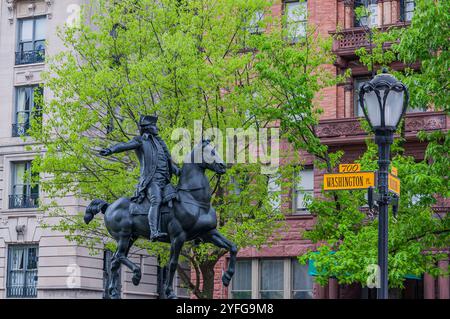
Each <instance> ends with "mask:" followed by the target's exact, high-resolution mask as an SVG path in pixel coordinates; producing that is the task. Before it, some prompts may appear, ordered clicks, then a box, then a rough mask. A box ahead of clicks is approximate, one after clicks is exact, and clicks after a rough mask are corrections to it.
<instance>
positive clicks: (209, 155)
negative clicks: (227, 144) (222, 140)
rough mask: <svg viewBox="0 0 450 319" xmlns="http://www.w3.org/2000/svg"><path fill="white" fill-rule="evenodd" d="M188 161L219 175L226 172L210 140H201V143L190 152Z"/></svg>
mask: <svg viewBox="0 0 450 319" xmlns="http://www.w3.org/2000/svg"><path fill="white" fill-rule="evenodd" d="M190 159H191V160H193V161H194V163H196V164H198V165H200V166H201V167H203V168H205V169H210V170H211V171H213V172H216V173H217V174H219V175H222V174H224V173H225V172H226V165H225V162H224V161H223V160H222V158H221V157H220V156H219V154H218V153H217V151H216V150H215V148H214V147H213V145H211V141H210V140H203V141H202V143H200V144H198V145H196V146H195V147H194V149H193V150H192V153H191V156H190Z"/></svg>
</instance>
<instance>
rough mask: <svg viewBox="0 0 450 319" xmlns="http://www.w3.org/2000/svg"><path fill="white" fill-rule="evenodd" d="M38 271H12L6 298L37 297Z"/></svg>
mask: <svg viewBox="0 0 450 319" xmlns="http://www.w3.org/2000/svg"><path fill="white" fill-rule="evenodd" d="M36 283H37V269H27V270H23V269H18V270H10V272H9V283H8V285H7V286H6V296H7V297H9V298H33V297H37V288H36V286H37V285H36Z"/></svg>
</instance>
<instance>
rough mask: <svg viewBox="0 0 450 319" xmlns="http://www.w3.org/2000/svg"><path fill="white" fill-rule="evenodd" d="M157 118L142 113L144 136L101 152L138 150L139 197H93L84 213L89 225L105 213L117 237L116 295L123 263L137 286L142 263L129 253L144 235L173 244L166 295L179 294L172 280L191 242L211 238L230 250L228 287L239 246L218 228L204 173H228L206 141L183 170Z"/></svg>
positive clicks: (113, 275) (112, 281)
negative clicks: (161, 133)
mask: <svg viewBox="0 0 450 319" xmlns="http://www.w3.org/2000/svg"><path fill="white" fill-rule="evenodd" d="M157 120H158V117H156V116H152V115H145V116H142V117H141V119H140V121H139V128H140V135H139V136H137V137H134V138H133V139H131V140H130V141H128V142H126V143H119V144H116V145H113V146H111V147H109V148H105V149H102V150H101V151H100V155H102V156H109V155H111V154H113V153H119V152H124V151H129V150H134V151H135V152H136V155H137V157H138V159H139V164H140V177H139V183H138V186H137V189H136V192H135V194H134V196H132V197H131V198H125V197H121V198H119V199H117V200H116V201H115V202H113V203H112V204H108V203H107V202H106V201H104V200H101V199H94V200H93V201H92V202H91V203H90V204H89V206H88V207H87V208H86V212H85V215H84V221H85V222H86V223H89V222H90V221H91V220H92V219H93V218H94V216H95V215H96V214H98V213H100V212H101V213H103V214H104V221H105V226H106V229H107V230H108V232H109V233H110V234H111V236H112V237H113V238H114V239H115V240H116V241H117V250H116V252H115V253H114V254H113V257H112V260H111V269H110V270H111V279H110V283H109V286H108V287H107V289H108V293H109V295H110V296H111V298H112V299H119V298H120V290H119V285H120V283H119V270H120V266H121V265H122V264H123V265H125V266H126V267H128V268H129V269H130V270H131V271H132V272H133V278H132V282H133V284H134V285H138V284H139V282H140V280H141V276H142V273H141V269H140V267H139V266H138V265H136V264H135V263H133V262H132V261H131V260H130V259H128V257H127V256H128V253H129V251H130V248H131V247H132V246H133V243H134V242H135V241H136V240H137V239H138V238H139V237H144V238H147V239H150V240H151V241H159V242H165V243H170V260H169V265H168V272H169V274H168V276H167V279H166V282H165V284H164V294H165V296H161V297H163V298H164V297H165V298H168V299H174V298H177V296H176V294H175V293H174V287H173V278H174V275H175V271H176V269H177V266H178V257H179V255H180V252H181V249H182V247H183V245H184V243H185V242H186V241H191V240H195V241H202V242H209V243H212V244H214V245H216V246H218V247H220V248H224V249H226V250H228V251H229V253H230V262H229V265H228V269H227V270H226V271H225V272H224V274H223V275H222V282H223V284H224V285H225V286H228V285H229V283H230V280H231V278H232V276H233V274H234V270H235V264H236V255H237V247H236V245H235V244H234V243H232V242H231V241H229V240H228V239H226V238H225V237H224V236H223V235H222V234H220V233H219V231H218V230H217V229H216V227H217V217H216V212H215V210H214V208H213V207H212V206H211V196H212V194H211V192H212V190H211V187H210V184H209V180H208V178H207V176H206V175H205V171H206V170H207V169H209V170H211V171H213V172H215V173H216V174H218V175H222V174H224V173H225V171H226V166H225V163H224V162H223V160H222V159H221V158H220V157H219V155H218V154H217V152H216V150H215V149H214V147H213V146H212V145H211V144H210V141H209V140H203V141H202V142H201V143H199V144H198V145H196V146H195V147H194V149H193V150H192V151H191V153H189V154H188V155H187V156H186V158H185V159H184V163H183V166H182V168H181V169H179V168H178V167H177V165H176V164H175V163H174V162H173V160H172V158H171V156H170V152H169V150H168V148H167V146H166V144H165V142H164V141H163V140H162V139H161V137H160V136H159V135H158V127H157ZM173 174H175V175H177V176H179V182H178V185H177V187H174V186H173V185H172V184H171V183H170V180H171V177H172V175H173Z"/></svg>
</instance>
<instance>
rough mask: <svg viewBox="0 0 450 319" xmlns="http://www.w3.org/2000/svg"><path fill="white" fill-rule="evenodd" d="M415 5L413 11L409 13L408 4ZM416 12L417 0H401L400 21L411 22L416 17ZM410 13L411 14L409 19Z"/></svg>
mask: <svg viewBox="0 0 450 319" xmlns="http://www.w3.org/2000/svg"><path fill="white" fill-rule="evenodd" d="M409 3H412V4H413V9H412V10H410V11H408V10H407V9H408V4H409ZM415 10H416V1H415V0H400V21H403V22H411V21H412V19H413V17H414V11H415ZM408 13H409V14H411V16H410V18H409V19H408Z"/></svg>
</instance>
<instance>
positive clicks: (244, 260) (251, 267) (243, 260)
mask: <svg viewBox="0 0 450 319" xmlns="http://www.w3.org/2000/svg"><path fill="white" fill-rule="evenodd" d="M239 262H250V290H237V289H234V285H233V283H232V284H231V286H230V292H229V295H230V297H229V299H240V298H233V293H234V292H250V298H252V296H253V291H252V290H253V268H254V267H253V260H252V259H249V258H240V259H238V260H236V266H237V263H239Z"/></svg>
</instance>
